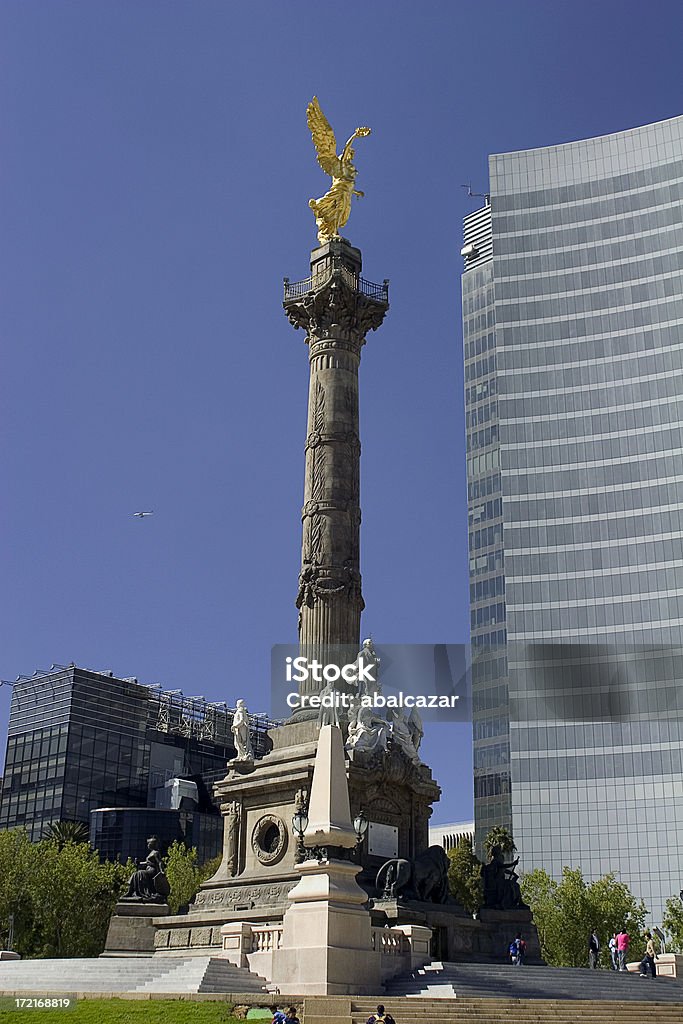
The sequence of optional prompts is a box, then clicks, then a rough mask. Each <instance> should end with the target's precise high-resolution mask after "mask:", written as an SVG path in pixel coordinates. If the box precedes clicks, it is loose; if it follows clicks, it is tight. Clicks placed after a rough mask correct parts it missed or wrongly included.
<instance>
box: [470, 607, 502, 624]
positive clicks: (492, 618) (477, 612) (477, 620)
mask: <svg viewBox="0 0 683 1024" xmlns="http://www.w3.org/2000/svg"><path fill="white" fill-rule="evenodd" d="M499 622H505V602H504V601H499V602H498V603H497V604H492V605H487V606H486V607H485V608H472V610H471V611H470V625H471V628H472V629H482V628H484V629H485V628H487V627H488V626H493V625H495V624H496V623H499Z"/></svg>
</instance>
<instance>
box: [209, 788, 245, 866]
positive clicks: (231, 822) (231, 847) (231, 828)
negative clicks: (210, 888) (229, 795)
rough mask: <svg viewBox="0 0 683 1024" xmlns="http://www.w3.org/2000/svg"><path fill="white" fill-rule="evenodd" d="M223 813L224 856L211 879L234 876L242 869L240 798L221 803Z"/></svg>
mask: <svg viewBox="0 0 683 1024" xmlns="http://www.w3.org/2000/svg"><path fill="white" fill-rule="evenodd" d="M221 814H222V815H223V857H222V859H221V862H220V864H219V866H218V870H217V871H216V874H215V875H213V876H212V877H211V879H209V881H212V882H213V881H219V880H223V879H228V878H233V877H234V876H235V875H236V874H238V873H239V869H240V852H241V851H240V831H241V824H242V804H241V803H240V801H239V800H228V801H226V802H224V803H222V804H221Z"/></svg>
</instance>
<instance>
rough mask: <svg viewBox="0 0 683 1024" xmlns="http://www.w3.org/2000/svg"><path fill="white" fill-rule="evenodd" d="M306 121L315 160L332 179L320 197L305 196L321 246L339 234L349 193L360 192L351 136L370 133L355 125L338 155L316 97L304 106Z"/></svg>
mask: <svg viewBox="0 0 683 1024" xmlns="http://www.w3.org/2000/svg"><path fill="white" fill-rule="evenodd" d="M306 120H307V121H308V127H309V128H310V129H311V135H312V136H313V145H314V146H315V149H316V152H317V154H318V163H319V164H320V166H321V167H322V169H323V170H324V171H325V173H326V174H329V175H330V177H331V178H332V188H331V189H330V191H329V192H326V193H325V195H324V196H323V197H322V199H309V201H308V205H309V206H310V208H311V209H312V210H313V213H314V214H315V220H316V224H317V225H318V238H319V240H320V243H321V245H322V244H323V243H325V242H329V240H330V239H331V238H334V237H335V236H338V235H339V229H340V228H343V227H344V225H345V224H346V222H347V220H348V219H349V214H350V213H351V196H358V198H359V199H360V198H361V196H363V194H364V193H363V192H358V191H357V189H355V188H354V187H353V186H354V184H355V182H356V174H357V171H356V168H355V167H354V165H353V155H354V150H353V149H352V147H351V144H352V143H353V142H354V140H355V139H362V138H364V137H365V136H366V135H369V134H370V129H369V128H356V130H355V132H354V133H353V135H352V136H351V138H350V139H349V141H348V142H347V143H346V145H345V146H344V149H343V150H342V153H341V156H337V154H336V146H337V140H336V139H335V137H334V132H333V131H332V128H331V126H330V122H329V121H328V120H327V118H326V117H325V115H324V114H323V112H322V110H321V109H320V104H319V103H318V97H317V96H314V97H313V99H312V100H311V102H310V103H309V104H308V107H307V108H306Z"/></svg>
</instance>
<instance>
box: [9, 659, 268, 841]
mask: <svg viewBox="0 0 683 1024" xmlns="http://www.w3.org/2000/svg"><path fill="white" fill-rule="evenodd" d="M231 724H232V712H231V711H230V709H229V708H227V707H226V706H225V705H224V704H219V703H212V702H208V701H206V700H204V699H203V698H186V697H183V695H182V694H181V693H179V692H177V691H174V692H166V691H164V690H162V689H161V688H160V687H158V686H157V687H154V686H152V687H150V686H143V685H141V684H139V683H138V682H137V680H135V679H118V678H116V677H115V676H114V675H113V673H102V672H93V671H90V670H89V669H82V668H78V667H77V666H75V665H69V666H53V667H52V669H50V670H49V671H46V672H37V673H35V674H34V675H33V676H29V677H25V676H22V677H20V678H19V679H17V680H16V682H14V683H13V691H12V705H11V710H10V719H9V730H8V741H7V753H6V757H5V772H4V778H3V780H2V790H1V793H0V828H2V829H7V828H14V827H16V826H23V827H25V828H26V829H27V830H28V832H29V834H30V835H31V838H32V839H34V840H37V839H40V838H41V834H42V831H43V829H44V827H45V826H46V825H47V824H48V823H49V822H54V821H82V822H83V823H84V824H88V822H89V816H90V811H91V810H94V809H95V808H103V807H106V808H150V809H151V808H154V805H155V794H156V790H157V789H158V788H160V787H163V786H164V784H165V783H166V781H167V780H168V779H171V778H174V777H180V778H188V779H190V778H191V779H194V780H195V781H196V782H197V784H198V787H199V794H200V803H199V807H198V810H200V811H201V812H203V813H213V814H216V815H218V813H219V812H218V808H217V807H215V806H214V804H213V801H212V798H211V789H212V782H213V781H215V780H216V779H218V778H220V777H222V776H223V775H224V774H225V766H226V761H227V760H228V759H229V758H232V757H234V756H235V750H234V747H233V745H232V733H231V731H230V727H231ZM268 724H269V723H268V722H267V720H265V719H263V720H261V721H260V722H259V723H258V724H257V725H256V728H255V731H254V736H253V743H254V746H255V749H256V750H257V751H263V750H265V749H266V745H267V744H268V738H267V736H266V734H265V727H266V726H267V725H268ZM218 820H219V821H220V818H219V819H218ZM147 828H148V826H144V827H143V828H142V831H145V830H146V829H147ZM143 852H144V845H143Z"/></svg>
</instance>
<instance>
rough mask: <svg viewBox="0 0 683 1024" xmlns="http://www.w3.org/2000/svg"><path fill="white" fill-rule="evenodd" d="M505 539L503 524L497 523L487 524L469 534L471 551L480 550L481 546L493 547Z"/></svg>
mask: <svg viewBox="0 0 683 1024" xmlns="http://www.w3.org/2000/svg"><path fill="white" fill-rule="evenodd" d="M502 541H503V524H502V523H495V524H494V525H493V526H485V527H483V529H481V530H474V531H473V532H472V533H470V535H469V547H470V552H472V551H478V550H479V549H480V548H492V547H494V546H495V545H498V544H501V543H502Z"/></svg>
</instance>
